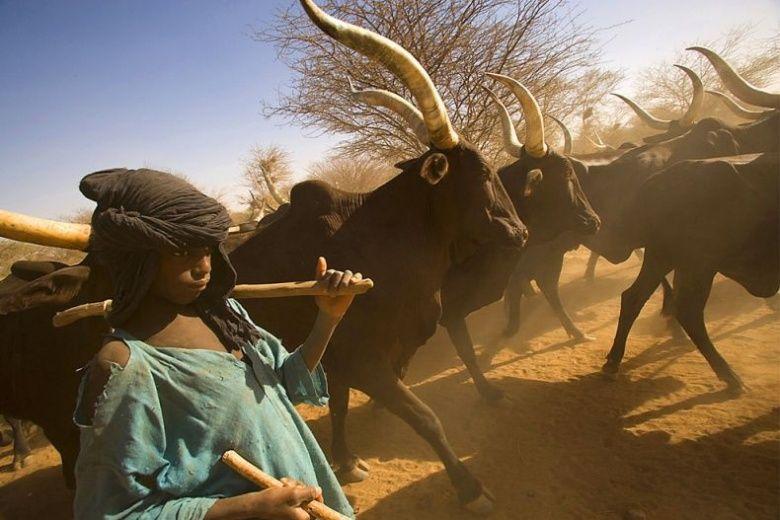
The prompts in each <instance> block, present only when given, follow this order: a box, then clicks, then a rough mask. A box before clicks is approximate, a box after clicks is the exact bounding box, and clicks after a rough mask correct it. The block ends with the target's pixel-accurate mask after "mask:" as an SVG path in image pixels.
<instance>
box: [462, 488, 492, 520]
mask: <svg viewBox="0 0 780 520" xmlns="http://www.w3.org/2000/svg"><path fill="white" fill-rule="evenodd" d="M494 502H495V500H494V499H493V496H492V495H491V494H490V493H489V492H488V491H487V490H484V491H483V492H482V494H481V495H479V496H478V497H477V498H475V499H474V500H472V501H471V502H467V503H465V504H463V508H464V509H465V510H466V511H468V512H469V513H471V514H474V515H479V516H487V515H489V514H490V513H492V512H493V510H494V509H495V505H494Z"/></svg>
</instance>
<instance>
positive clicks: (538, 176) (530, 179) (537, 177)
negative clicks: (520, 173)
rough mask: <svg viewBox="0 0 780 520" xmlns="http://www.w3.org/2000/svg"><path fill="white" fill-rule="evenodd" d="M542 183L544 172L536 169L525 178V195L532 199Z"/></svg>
mask: <svg viewBox="0 0 780 520" xmlns="http://www.w3.org/2000/svg"><path fill="white" fill-rule="evenodd" d="M541 183H542V170H540V169H539V168H534V169H533V170H531V171H530V172H528V175H526V176H525V188H523V195H524V196H526V197H530V196H531V195H533V194H534V190H536V187H537V186H539V185H540V184H541Z"/></svg>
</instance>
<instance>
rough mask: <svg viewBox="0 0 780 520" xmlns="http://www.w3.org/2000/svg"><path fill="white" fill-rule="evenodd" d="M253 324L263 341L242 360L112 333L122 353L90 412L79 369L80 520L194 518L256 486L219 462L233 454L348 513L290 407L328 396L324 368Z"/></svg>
mask: <svg viewBox="0 0 780 520" xmlns="http://www.w3.org/2000/svg"><path fill="white" fill-rule="evenodd" d="M230 303H231V305H233V306H234V307H235V308H236V310H238V311H239V312H241V313H242V314H243V315H244V316H245V317H247V319H248V316H247V314H246V311H245V310H244V309H243V308H242V307H241V306H240V305H239V304H238V303H237V302H235V301H234V300H230ZM260 331H261V333H262V338H261V339H260V341H258V343H257V344H256V345H254V346H253V347H251V348H247V349H245V350H244V356H245V359H247V360H249V361H250V363H247V362H245V361H239V360H237V359H236V358H235V357H234V356H233V355H232V354H230V353H228V352H218V351H214V350H206V349H185V348H165V347H153V346H151V345H148V344H146V343H144V342H142V341H140V340H136V339H134V338H132V337H131V336H130V335H129V334H127V333H126V332H124V331H121V330H117V331H115V332H114V333H113V335H115V336H116V337H117V338H118V339H121V340H123V341H124V342H125V343H126V344H127V346H128V348H129V349H130V358H129V360H128V362H127V364H126V366H125V367H121V366H119V365H113V366H112V367H111V375H110V377H109V380H108V382H107V383H106V386H105V389H104V391H103V393H102V395H101V396H100V397H99V398H98V400H97V403H96V406H95V409H94V416H93V410H87V409H85V408H88V407H87V406H85V405H84V404H83V403H82V395H83V391H84V384H85V381H86V380H87V379H88V374H85V375H84V377H83V379H82V383H81V389H80V390H79V399H78V403H77V405H76V411H75V413H74V421H75V422H76V424H77V425H78V426H79V428H80V430H81V451H80V453H79V457H78V461H77V463H76V481H77V489H76V499H75V502H74V509H75V516H76V518H77V519H91V518H106V519H140V518H144V519H146V518H150V519H151V518H165V519H168V518H176V519H186V520H190V519H192V520H195V519H201V518H203V517H204V516H205V514H206V512H207V511H208V510H209V508H210V507H211V506H212V505H213V504H214V502H216V500H217V499H218V498H222V497H229V496H235V495H239V494H242V493H247V492H250V491H256V490H257V489H258V488H257V487H256V486H255V485H254V484H252V483H250V482H248V481H247V480H245V479H244V478H243V477H241V476H239V475H238V474H236V473H235V472H233V470H231V469H230V468H228V467H227V466H225V465H224V464H223V463H222V462H221V461H220V457H221V456H222V454H223V453H224V452H225V451H227V450H231V449H232V450H235V451H237V452H238V453H239V454H241V455H242V456H244V457H245V458H246V459H248V460H249V461H250V462H252V463H254V464H255V465H257V466H258V467H260V468H261V469H262V470H263V471H265V472H266V473H269V474H270V475H273V476H275V477H277V478H281V477H291V478H294V479H296V480H298V481H300V482H302V483H304V484H308V485H319V486H320V487H321V488H322V492H323V497H324V499H325V503H326V504H327V505H329V506H330V507H332V508H334V509H336V510H338V511H340V512H341V513H342V514H344V515H347V516H349V517H354V513H353V512H352V508H351V507H350V505H349V503H348V502H347V499H346V497H345V496H344V493H343V491H342V490H341V487H340V486H339V484H338V481H337V480H336V477H335V476H334V474H333V471H332V470H331V468H330V466H329V465H328V462H327V460H326V459H325V455H324V454H323V453H322V450H321V449H320V447H319V445H318V444H317V440H316V439H315V438H314V436H313V435H312V433H311V431H310V430H309V428H308V427H307V426H306V423H305V422H304V421H303V419H302V418H301V416H300V415H298V412H297V411H296V410H295V408H294V406H293V404H297V403H310V404H314V405H320V406H322V405H325V404H326V403H327V400H328V394H327V384H326V381H325V372H324V370H323V369H322V366H320V365H318V366H317V368H316V369H315V370H314V371H313V372H309V370H308V368H307V366H306V364H305V362H304V360H303V356H302V355H301V353H300V350H296V351H295V352H293V353H292V354H290V353H288V352H287V351H286V350H285V348H284V347H283V346H282V344H281V342H280V341H279V340H278V339H277V338H275V337H274V336H273V335H271V334H269V333H268V332H266V331H264V330H262V329H260ZM90 418H91V420H90Z"/></svg>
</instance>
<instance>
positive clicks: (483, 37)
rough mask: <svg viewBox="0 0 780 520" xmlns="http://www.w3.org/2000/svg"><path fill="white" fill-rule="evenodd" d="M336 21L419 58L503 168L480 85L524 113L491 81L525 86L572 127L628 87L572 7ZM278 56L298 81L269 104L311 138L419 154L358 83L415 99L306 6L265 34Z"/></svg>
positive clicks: (351, 152)
mask: <svg viewBox="0 0 780 520" xmlns="http://www.w3.org/2000/svg"><path fill="white" fill-rule="evenodd" d="M321 4H322V7H323V8H324V9H325V10H326V11H327V12H328V13H330V14H333V15H335V16H337V17H339V18H341V19H343V20H346V21H350V22H353V23H356V24H357V25H360V26H362V27H365V28H367V29H371V30H373V31H375V32H377V33H379V34H381V35H383V36H386V37H388V38H391V39H392V40H394V41H396V42H398V43H399V44H401V45H402V46H404V47H405V48H406V49H408V50H409V51H410V52H411V53H412V54H413V55H414V56H415V57H416V58H417V59H418V60H419V61H420V63H421V64H422V65H423V66H424V67H425V68H426V70H427V71H428V73H429V74H430V75H431V78H432V79H433V82H434V83H435V85H436V86H437V88H438V90H439V92H440V93H441V95H442V98H443V99H444V102H445V104H446V105H447V108H448V111H449V114H450V117H451V119H452V122H453V125H454V126H455V128H456V129H457V130H458V131H459V132H461V133H462V135H463V136H464V137H465V138H466V139H467V140H469V141H471V142H473V143H475V144H476V145H477V146H479V147H480V148H482V150H483V151H485V152H487V153H488V156H489V157H493V156H494V154H495V153H496V152H498V151H499V150H500V148H501V139H500V131H501V130H500V124H499V120H498V117H497V115H498V114H497V111H496V109H495V107H494V106H493V104H492V102H491V101H490V99H489V97H488V96H487V95H486V94H485V93H484V92H483V91H482V89H481V88H480V85H483V84H484V85H489V86H491V87H494V88H495V90H496V91H497V92H498V93H499V94H500V95H501V96H502V98H503V99H504V100H505V101H506V102H507V105H508V106H509V107H510V110H512V111H513V112H514V113H515V114H517V111H518V110H519V106H518V104H517V103H516V102H515V101H514V100H513V99H511V95H510V94H509V93H508V92H507V90H506V89H505V88H501V87H499V86H497V85H494V84H493V82H492V80H487V79H486V78H485V76H484V73H485V72H500V73H503V74H507V75H509V76H512V77H515V78H517V79H519V80H521V81H522V82H523V83H524V84H526V86H527V87H528V88H529V89H530V90H531V91H532V92H533V93H534V95H535V96H536V97H537V98H538V99H539V101H540V104H541V105H542V106H543V107H544V109H545V110H546V111H548V112H550V113H552V114H554V115H556V116H559V117H566V116H568V115H569V114H571V113H572V112H573V111H574V110H578V109H577V107H578V106H580V104H581V102H582V99H583V97H586V98H587V97H593V98H595V99H598V98H599V97H600V96H601V95H603V93H604V92H606V91H608V90H609V89H610V88H612V86H614V84H615V82H616V81H617V79H618V78H619V76H618V74H616V73H613V72H608V71H604V70H600V69H599V68H598V65H599V60H600V54H601V51H600V48H599V47H598V45H597V39H598V38H597V37H598V35H599V32H600V29H596V28H593V27H591V26H588V25H586V24H584V23H582V22H581V20H580V14H581V13H580V12H579V11H578V10H577V9H576V8H574V7H571V6H570V5H569V4H568V2H566V0H511V1H510V0H471V1H468V2H463V1H462V0H428V1H425V2H420V1H419V0H393V1H387V0H364V1H361V2H354V1H351V0H350V1H347V0H331V1H329V2H321ZM255 37H256V39H258V40H259V41H263V42H271V43H273V44H275V45H276V46H277V49H278V53H279V57H280V59H281V60H282V61H284V62H285V63H286V64H287V65H288V66H289V67H290V69H291V70H292V71H293V81H292V85H291V87H292V89H291V91H290V93H289V94H281V95H280V96H279V97H278V99H277V100H276V101H275V102H273V103H268V104H266V105H265V108H264V112H265V114H266V115H267V116H280V117H283V118H285V119H286V120H288V121H290V122H292V123H294V124H297V125H299V126H301V127H304V128H306V129H312V128H313V129H315V131H318V132H321V133H328V134H334V133H335V134H342V135H345V136H348V137H347V138H346V140H345V141H343V143H342V144H341V146H340V149H339V152H340V155H344V156H352V157H361V156H367V157H371V158H378V159H383V160H384V161H386V162H394V161H396V160H398V159H399V158H404V157H408V156H410V155H413V154H416V153H418V152H419V151H420V147H421V145H420V143H419V142H418V141H417V139H416V138H415V137H414V135H413V134H412V133H411V132H410V131H409V130H408V129H407V128H406V127H405V125H404V123H403V121H402V120H401V119H400V118H399V117H397V115H395V114H393V113H388V112H387V111H385V110H383V109H378V108H374V107H367V106H356V105H355V104H354V102H353V101H352V99H351V98H350V96H349V94H348V93H349V86H348V83H347V76H348V75H349V76H351V77H352V78H353V80H354V81H355V83H356V85H357V86H358V87H359V88H380V89H387V90H390V91H392V92H395V93H397V94H399V95H402V96H404V97H406V98H407V99H409V100H412V98H411V95H410V93H409V91H408V89H407V88H406V87H405V86H404V85H403V83H402V82H401V81H399V80H398V79H397V78H396V77H395V76H393V75H392V74H391V73H390V72H389V71H388V70H386V69H385V68H384V67H383V66H381V65H378V64H376V63H374V62H372V61H370V60H368V59H366V58H364V57H363V56H361V55H359V54H358V53H356V52H354V51H352V50H350V49H348V48H346V47H345V46H343V45H341V44H339V43H337V42H335V41H334V40H332V39H330V38H328V37H327V36H325V35H324V34H322V33H321V32H320V31H319V30H318V29H316V28H315V27H314V26H313V25H312V24H311V22H310V21H309V20H308V19H307V18H306V15H305V14H303V12H302V11H301V9H300V8H299V7H298V6H297V5H295V6H291V7H290V8H288V9H287V10H282V11H280V12H279V13H278V16H277V19H276V20H275V22H274V23H273V26H272V27H270V28H268V29H260V30H256V32H255Z"/></svg>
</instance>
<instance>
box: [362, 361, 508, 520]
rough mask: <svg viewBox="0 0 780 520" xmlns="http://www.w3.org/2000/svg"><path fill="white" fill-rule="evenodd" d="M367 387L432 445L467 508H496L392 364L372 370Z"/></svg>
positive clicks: (483, 510)
mask: <svg viewBox="0 0 780 520" xmlns="http://www.w3.org/2000/svg"><path fill="white" fill-rule="evenodd" d="M364 389H365V391H366V393H368V394H369V395H371V396H372V397H374V398H375V399H377V400H378V401H381V402H383V403H384V404H385V406H387V408H388V410H389V411H391V412H393V413H394V414H396V415H397V416H398V417H400V418H401V419H403V420H404V421H405V422H406V423H407V424H408V425H409V426H411V427H412V428H413V429H414V431H416V432H417V433H418V434H419V435H420V436H421V437H422V438H423V439H425V440H426V441H427V442H428V444H430V445H431V447H432V448H433V449H434V451H435V452H436V454H437V455H438V456H439V458H440V459H441V461H442V462H443V463H444V468H445V469H446V471H447V475H448V476H449V478H450V481H451V482H452V485H453V486H454V487H455V491H456V493H457V495H458V500H459V501H460V503H461V504H463V505H464V506H465V507H466V509H468V510H469V511H471V512H474V513H478V514H488V513H490V512H491V511H492V510H493V498H492V495H491V494H490V493H489V492H488V491H486V490H485V488H484V487H483V486H482V483H481V482H480V481H479V480H477V479H476V478H475V477H474V475H472V474H471V472H470V471H469V470H468V468H466V465H465V464H463V463H462V462H461V461H460V459H458V457H457V455H455V452H454V451H453V449H452V446H450V443H449V441H447V437H446V436H445V434H444V428H442V425H441V422H440V421H439V418H438V417H436V414H434V413H433V410H431V409H430V408H429V407H428V405H426V404H425V403H423V402H422V401H421V400H420V399H419V398H418V397H417V396H416V395H414V394H413V393H412V391H411V390H409V388H407V387H406V385H404V384H403V382H401V381H400V380H399V379H398V378H396V377H394V375H393V372H392V370H391V369H390V367H386V368H381V369H379V370H377V371H375V372H374V373H371V378H370V380H367V381H366V384H365V387H364Z"/></svg>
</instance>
